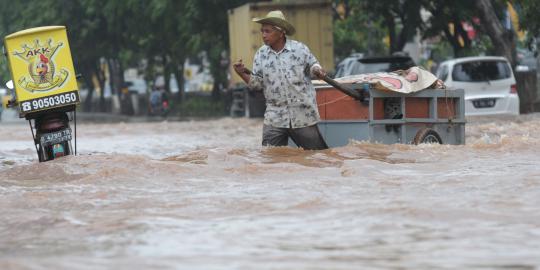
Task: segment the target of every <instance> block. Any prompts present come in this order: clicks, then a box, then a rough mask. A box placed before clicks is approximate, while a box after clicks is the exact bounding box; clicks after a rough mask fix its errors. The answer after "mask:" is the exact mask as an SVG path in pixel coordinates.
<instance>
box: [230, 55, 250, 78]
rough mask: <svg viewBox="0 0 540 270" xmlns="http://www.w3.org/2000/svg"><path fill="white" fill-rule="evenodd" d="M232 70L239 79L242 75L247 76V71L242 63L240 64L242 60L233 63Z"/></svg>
mask: <svg viewBox="0 0 540 270" xmlns="http://www.w3.org/2000/svg"><path fill="white" fill-rule="evenodd" d="M233 68H234V71H236V73H237V74H238V75H240V77H242V74H249V71H248V69H247V68H246V67H245V66H244V63H242V59H240V60H238V61H237V62H236V63H234V64H233Z"/></svg>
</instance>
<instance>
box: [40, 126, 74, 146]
mask: <svg viewBox="0 0 540 270" xmlns="http://www.w3.org/2000/svg"><path fill="white" fill-rule="evenodd" d="M69 140H71V129H70V128H67V129H64V130H60V131H56V132H51V133H45V134H41V138H40V139H39V141H40V143H41V145H42V146H48V145H53V144H57V143H61V142H65V141H69Z"/></svg>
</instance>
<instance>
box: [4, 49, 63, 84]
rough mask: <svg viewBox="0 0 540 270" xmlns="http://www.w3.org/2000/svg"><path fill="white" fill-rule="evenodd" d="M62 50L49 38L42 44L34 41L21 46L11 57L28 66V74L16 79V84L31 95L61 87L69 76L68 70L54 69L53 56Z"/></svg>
mask: <svg viewBox="0 0 540 270" xmlns="http://www.w3.org/2000/svg"><path fill="white" fill-rule="evenodd" d="M62 49H65V48H64V47H63V43H62V42H56V43H55V42H54V41H53V40H52V38H51V39H49V40H47V41H46V42H43V43H42V42H41V41H40V40H39V39H36V40H35V41H34V44H32V45H28V44H23V45H22V46H21V48H20V50H15V51H14V52H13V55H15V56H17V57H18V58H19V59H22V60H23V61H25V62H26V64H27V66H28V73H27V74H25V75H24V76H21V77H19V78H16V79H17V81H18V84H19V85H20V86H21V87H22V88H24V89H25V90H26V91H29V92H31V93H33V92H35V91H38V92H47V91H50V90H52V89H54V88H56V87H60V86H62V84H64V82H66V80H67V79H68V77H69V76H70V72H69V70H67V69H65V68H60V69H58V70H57V69H56V65H55V56H56V54H57V52H59V51H60V50H62Z"/></svg>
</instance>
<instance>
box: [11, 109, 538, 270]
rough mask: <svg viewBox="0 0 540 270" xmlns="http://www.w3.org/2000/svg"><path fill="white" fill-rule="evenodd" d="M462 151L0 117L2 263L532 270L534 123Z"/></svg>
mask: <svg viewBox="0 0 540 270" xmlns="http://www.w3.org/2000/svg"><path fill="white" fill-rule="evenodd" d="M468 120H469V122H468V123H467V125H466V140H467V144H466V145H462V146H448V145H420V146H411V145H380V144H370V143H366V142H351V143H350V144H349V145H348V146H345V147H340V148H334V149H330V150H326V151H301V150H297V149H293V148H266V149H265V148H262V147H260V146H259V143H260V137H261V129H262V124H261V121H260V120H253V119H231V118H225V119H220V120H212V121H201V122H160V123H121V124H80V125H79V126H78V132H79V138H78V139H79V144H78V151H79V154H80V155H79V156H71V157H66V158H62V159H58V160H55V161H52V162H47V163H41V164H39V163H38V162H37V160H36V154H35V150H34V148H33V145H32V144H31V135H30V130H29V128H28V125H27V124H26V123H25V122H22V123H20V124H17V123H10V124H3V123H0V269H540V115H539V114H535V115H524V116H519V117H507V118H476V119H468Z"/></svg>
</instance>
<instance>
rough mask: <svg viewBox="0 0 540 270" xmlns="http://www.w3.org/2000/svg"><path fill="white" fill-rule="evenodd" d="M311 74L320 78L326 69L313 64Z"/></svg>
mask: <svg viewBox="0 0 540 270" xmlns="http://www.w3.org/2000/svg"><path fill="white" fill-rule="evenodd" d="M313 75H315V76H317V78H319V79H321V80H322V79H323V78H324V77H325V76H326V71H325V70H324V69H323V68H322V67H319V66H314V67H313Z"/></svg>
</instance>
